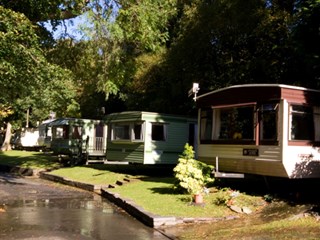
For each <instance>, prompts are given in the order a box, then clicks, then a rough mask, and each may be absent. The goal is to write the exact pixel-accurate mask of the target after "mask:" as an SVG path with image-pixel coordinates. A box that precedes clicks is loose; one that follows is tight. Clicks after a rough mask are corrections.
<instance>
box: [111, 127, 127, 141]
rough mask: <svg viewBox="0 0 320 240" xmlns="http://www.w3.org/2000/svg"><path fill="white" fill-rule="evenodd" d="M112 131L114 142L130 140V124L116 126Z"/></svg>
mask: <svg viewBox="0 0 320 240" xmlns="http://www.w3.org/2000/svg"><path fill="white" fill-rule="evenodd" d="M112 129H113V140H130V132H129V129H130V126H129V124H115V125H114V126H113V128H112Z"/></svg>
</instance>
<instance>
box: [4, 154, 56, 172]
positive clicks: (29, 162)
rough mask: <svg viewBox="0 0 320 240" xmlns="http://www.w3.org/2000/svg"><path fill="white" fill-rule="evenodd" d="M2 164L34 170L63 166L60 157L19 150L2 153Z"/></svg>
mask: <svg viewBox="0 0 320 240" xmlns="http://www.w3.org/2000/svg"><path fill="white" fill-rule="evenodd" d="M0 164H2V165H7V166H19V167H23V168H33V169H53V168H57V167H60V166H61V164H60V163H59V162H58V157H57V156H53V155H51V154H50V153H43V152H31V151H18V150H12V151H6V152H0Z"/></svg>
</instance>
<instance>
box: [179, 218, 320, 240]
mask: <svg viewBox="0 0 320 240" xmlns="http://www.w3.org/2000/svg"><path fill="white" fill-rule="evenodd" d="M230 224H232V225H230ZM230 224H228V223H227V224H226V222H224V224H223V223H221V224H220V223H219V224H218V225H212V224H210V225H209V224H207V225H202V226H200V225H198V226H197V227H196V228H193V227H192V228H185V229H184V231H183V232H182V233H181V235H179V238H181V239H185V240H189V239H190V240H191V239H192V240H198V239H199V240H200V239H207V240H211V239H221V240H228V239H270V240H278V239H288V240H289V239H290V240H298V239H319V236H320V228H319V222H318V221H317V220H316V219H315V218H313V217H306V218H301V219H297V220H288V219H282V220H278V221H272V222H266V223H262V224H247V225H245V226H243V225H242V226H233V223H231V222H230ZM213 228H214V229H215V230H214V231H213V230H212V229H213Z"/></svg>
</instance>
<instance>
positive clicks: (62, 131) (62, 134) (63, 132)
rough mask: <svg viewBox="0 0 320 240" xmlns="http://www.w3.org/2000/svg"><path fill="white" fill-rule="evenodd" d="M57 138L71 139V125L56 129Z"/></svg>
mask: <svg viewBox="0 0 320 240" xmlns="http://www.w3.org/2000/svg"><path fill="white" fill-rule="evenodd" d="M55 138H63V139H68V138H69V125H63V126H58V127H56V131H55Z"/></svg>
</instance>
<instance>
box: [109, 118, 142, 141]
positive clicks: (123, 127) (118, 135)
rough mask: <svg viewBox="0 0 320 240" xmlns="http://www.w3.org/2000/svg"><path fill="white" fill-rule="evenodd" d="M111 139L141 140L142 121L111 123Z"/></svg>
mask: <svg viewBox="0 0 320 240" xmlns="http://www.w3.org/2000/svg"><path fill="white" fill-rule="evenodd" d="M111 131H112V134H111V137H112V140H128V141H143V122H135V123H116V124H113V125H112V130H111Z"/></svg>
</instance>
